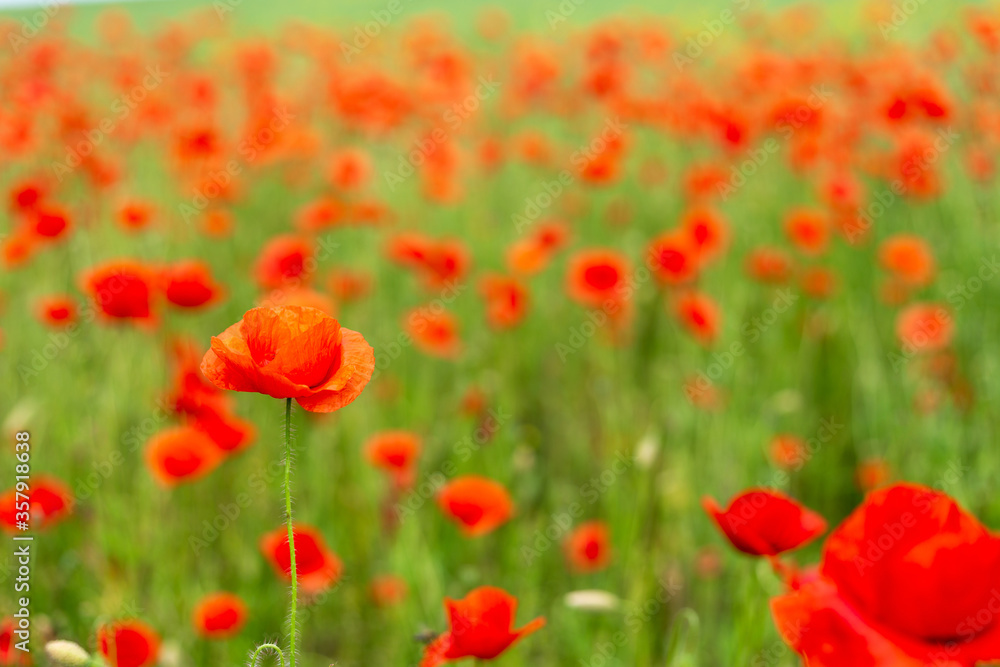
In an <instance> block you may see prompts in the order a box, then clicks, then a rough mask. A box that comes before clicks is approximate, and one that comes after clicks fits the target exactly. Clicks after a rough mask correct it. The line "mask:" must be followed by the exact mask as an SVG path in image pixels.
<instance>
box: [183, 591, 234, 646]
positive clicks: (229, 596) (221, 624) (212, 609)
mask: <svg viewBox="0 0 1000 667" xmlns="http://www.w3.org/2000/svg"><path fill="white" fill-rule="evenodd" d="M192 619H193V621H194V628H195V630H197V631H198V634H199V635H201V636H202V637H205V638H207V639H228V638H229V637H233V636H235V635H237V634H239V632H240V630H242V629H243V625H244V624H245V623H246V622H247V606H246V604H244V602H243V600H241V599H240V597H239V596H238V595H236V594H234V593H227V592H225V591H220V592H218V593H210V594H209V595H206V596H205V597H203V598H202V599H201V601H200V602H198V604H197V605H196V606H195V608H194V612H193V613H192Z"/></svg>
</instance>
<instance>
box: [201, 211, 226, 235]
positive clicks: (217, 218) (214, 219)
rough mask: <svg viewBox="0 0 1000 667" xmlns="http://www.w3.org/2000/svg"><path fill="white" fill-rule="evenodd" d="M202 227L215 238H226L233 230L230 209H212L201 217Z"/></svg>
mask: <svg viewBox="0 0 1000 667" xmlns="http://www.w3.org/2000/svg"><path fill="white" fill-rule="evenodd" d="M200 222H201V229H202V231H203V232H204V233H205V234H206V235H207V236H211V237H213V238H225V237H226V236H229V234H230V233H231V232H232V231H233V216H232V215H231V214H230V213H229V211H223V210H221V209H211V210H208V211H205V214H204V215H203V216H202V217H201V221H200Z"/></svg>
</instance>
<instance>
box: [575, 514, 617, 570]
mask: <svg viewBox="0 0 1000 667" xmlns="http://www.w3.org/2000/svg"><path fill="white" fill-rule="evenodd" d="M564 549H565V551H566V560H568V561H569V565H570V567H571V568H572V569H573V570H574V571H575V572H598V571H600V570H603V569H604V568H606V567H607V566H608V565H609V564H610V563H611V537H610V531H609V530H608V525H607V524H606V523H604V522H603V521H588V522H587V523H581V524H580V525H579V526H577V527H576V528H574V529H573V531H572V532H571V533H570V534H569V536H568V537H567V538H566V543H565V545H564Z"/></svg>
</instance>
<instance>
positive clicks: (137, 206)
mask: <svg viewBox="0 0 1000 667" xmlns="http://www.w3.org/2000/svg"><path fill="white" fill-rule="evenodd" d="M154 214H155V209H154V208H153V205H152V204H149V203H147V202H143V201H130V202H125V203H124V204H122V205H121V207H119V209H118V224H119V225H121V226H122V228H123V229H125V230H127V231H130V232H136V231H139V230H141V229H145V228H146V227H149V225H150V224H151V223H152V221H153V216H154Z"/></svg>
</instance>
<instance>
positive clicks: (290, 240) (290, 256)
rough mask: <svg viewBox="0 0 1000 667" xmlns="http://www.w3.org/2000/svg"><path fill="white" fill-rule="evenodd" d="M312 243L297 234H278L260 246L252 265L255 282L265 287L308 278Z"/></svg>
mask: <svg viewBox="0 0 1000 667" xmlns="http://www.w3.org/2000/svg"><path fill="white" fill-rule="evenodd" d="M312 257H313V246H312V243H311V242H310V241H309V240H307V239H304V238H300V237H298V236H290V235H289V236H278V237H275V238H273V239H271V240H270V241H268V242H267V244H266V245H265V246H264V247H263V248H261V251H260V254H259V255H258V256H257V263H256V264H255V266H254V276H255V277H256V279H257V284H258V285H260V286H261V287H263V288H265V289H273V288H275V287H282V286H288V285H291V284H295V283H299V282H302V281H305V280H307V279H308V278H309V273H310V271H309V264H310V263H311V261H312Z"/></svg>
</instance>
